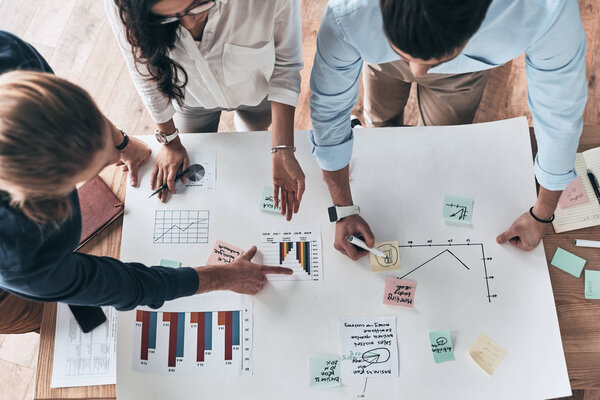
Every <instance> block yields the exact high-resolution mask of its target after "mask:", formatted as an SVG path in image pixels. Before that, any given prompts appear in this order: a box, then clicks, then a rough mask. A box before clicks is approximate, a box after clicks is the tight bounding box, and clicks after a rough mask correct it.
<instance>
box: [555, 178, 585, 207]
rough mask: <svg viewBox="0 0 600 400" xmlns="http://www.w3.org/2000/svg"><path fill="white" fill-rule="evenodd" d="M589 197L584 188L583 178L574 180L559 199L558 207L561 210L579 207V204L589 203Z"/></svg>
mask: <svg viewBox="0 0 600 400" xmlns="http://www.w3.org/2000/svg"><path fill="white" fill-rule="evenodd" d="M588 201H589V200H588V197H587V194H586V193H585V188H584V187H583V181H582V180H581V177H580V176H578V177H577V178H575V179H573V180H572V181H571V183H570V184H569V186H567V188H566V189H565V190H564V191H563V192H562V194H561V195H560V199H558V205H559V206H560V208H569V207H572V206H577V205H579V204H585V203H587V202H588Z"/></svg>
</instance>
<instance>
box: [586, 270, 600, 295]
mask: <svg viewBox="0 0 600 400" xmlns="http://www.w3.org/2000/svg"><path fill="white" fill-rule="evenodd" d="M585 298H586V299H600V271H591V270H589V269H586V270H585Z"/></svg>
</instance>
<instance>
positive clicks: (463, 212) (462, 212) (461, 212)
mask: <svg viewBox="0 0 600 400" xmlns="http://www.w3.org/2000/svg"><path fill="white" fill-rule="evenodd" d="M446 205H447V206H448V207H450V208H457V209H458V210H457V211H455V212H453V213H452V214H450V216H451V217H452V218H454V217H456V216H458V219H459V220H464V219H466V218H467V214H468V213H469V211H467V210H468V207H467V206H463V205H461V204H454V203H449V204H446Z"/></svg>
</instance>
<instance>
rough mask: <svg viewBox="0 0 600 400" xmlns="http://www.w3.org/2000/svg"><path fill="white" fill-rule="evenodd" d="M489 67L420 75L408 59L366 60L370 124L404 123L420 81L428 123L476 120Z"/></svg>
mask: <svg viewBox="0 0 600 400" xmlns="http://www.w3.org/2000/svg"><path fill="white" fill-rule="evenodd" d="M488 75H489V71H478V72H471V73H466V74H456V75H455V74H427V75H425V76H422V77H419V78H416V77H415V76H414V75H413V74H412V73H411V72H410V67H409V66H408V63H407V62H406V61H404V60H398V61H392V62H389V63H385V64H368V63H367V64H366V65H365V68H364V72H363V82H364V87H365V97H364V99H365V100H364V107H365V119H366V120H367V124H368V125H369V126H373V127H382V126H402V125H404V107H405V106H406V102H407V101H408V95H409V94H410V87H411V84H412V83H415V84H416V85H417V101H418V105H419V115H420V120H421V122H422V123H423V124H424V125H458V124H470V123H471V122H473V118H474V117H475V112H476V111H477V108H478V107H479V102H480V101H481V96H482V95H483V89H484V88H485V84H486V83H487V79H488Z"/></svg>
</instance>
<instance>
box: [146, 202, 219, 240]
mask: <svg viewBox="0 0 600 400" xmlns="http://www.w3.org/2000/svg"><path fill="white" fill-rule="evenodd" d="M209 215H210V212H209V211H208V210H156V212H155V213H154V235H153V239H152V241H153V242H154V243H165V244H182V243H208V226H209Z"/></svg>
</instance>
